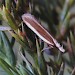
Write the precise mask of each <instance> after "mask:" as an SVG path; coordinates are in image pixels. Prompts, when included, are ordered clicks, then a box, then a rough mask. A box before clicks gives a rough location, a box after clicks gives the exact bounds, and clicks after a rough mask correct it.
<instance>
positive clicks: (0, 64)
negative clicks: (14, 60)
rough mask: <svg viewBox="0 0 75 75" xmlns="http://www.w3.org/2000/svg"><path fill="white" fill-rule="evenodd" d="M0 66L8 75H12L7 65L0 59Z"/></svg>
mask: <svg viewBox="0 0 75 75" xmlns="http://www.w3.org/2000/svg"><path fill="white" fill-rule="evenodd" d="M0 66H1V67H2V68H3V69H4V70H5V71H6V72H7V73H8V74H9V75H14V74H13V73H12V71H11V70H10V69H9V67H8V65H7V64H6V62H5V61H4V60H3V59H1V58H0Z"/></svg>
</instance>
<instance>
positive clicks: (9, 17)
mask: <svg viewBox="0 0 75 75" xmlns="http://www.w3.org/2000/svg"><path fill="white" fill-rule="evenodd" d="M3 11H4V14H5V16H6V19H7V21H8V24H9V26H10V27H11V28H12V29H14V30H16V29H18V26H17V24H16V22H15V20H14V18H13V16H12V15H11V13H10V12H9V11H8V10H7V9H6V8H5V7H3Z"/></svg>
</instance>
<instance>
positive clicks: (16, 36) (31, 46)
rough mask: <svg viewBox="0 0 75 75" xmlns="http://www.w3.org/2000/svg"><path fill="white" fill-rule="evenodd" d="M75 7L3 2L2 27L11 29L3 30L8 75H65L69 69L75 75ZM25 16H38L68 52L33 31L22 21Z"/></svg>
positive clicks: (0, 45)
mask: <svg viewBox="0 0 75 75" xmlns="http://www.w3.org/2000/svg"><path fill="white" fill-rule="evenodd" d="M74 7H75V1H74V0H0V27H3V26H5V27H7V28H4V29H2V31H0V66H1V67H2V68H3V69H4V70H5V71H6V72H7V74H8V75H65V70H66V71H67V72H68V73H69V75H75V66H74V65H75V59H74V58H75V51H74V50H75V38H74V37H75V26H74V24H75V23H74V21H73V20H74V18H75V13H74V12H75V11H73V12H72V10H73V9H74ZM25 13H30V14H32V15H34V17H35V18H36V19H37V20H38V22H39V23H40V24H41V25H43V27H46V28H45V29H46V30H48V32H49V33H50V34H51V35H52V36H53V37H54V38H55V39H56V40H57V41H58V42H59V43H61V44H63V47H64V49H65V52H64V53H62V52H60V51H59V50H58V49H57V48H50V46H49V45H48V44H47V43H45V42H44V41H43V40H42V39H40V38H39V37H38V36H37V35H36V34H35V33H34V32H33V31H32V30H30V29H29V28H28V27H27V26H26V25H25V23H24V22H23V20H22V15H23V14H25ZM3 22H5V23H6V24H5V25H4V23H3ZM0 30H1V29H0ZM7 32H8V33H9V34H11V35H10V36H11V38H10V39H9V35H7ZM42 34H43V33H42ZM16 42H17V43H18V44H19V45H17V47H16V48H17V51H16V49H14V46H15V43H16ZM15 52H18V53H17V55H16V53H15ZM29 57H30V59H29ZM20 59H21V60H20ZM66 68H67V69H66Z"/></svg>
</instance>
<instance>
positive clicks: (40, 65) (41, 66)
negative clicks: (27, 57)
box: [36, 39, 47, 75]
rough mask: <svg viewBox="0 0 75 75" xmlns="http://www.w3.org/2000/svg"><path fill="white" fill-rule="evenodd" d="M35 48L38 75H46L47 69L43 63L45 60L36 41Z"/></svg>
mask: <svg viewBox="0 0 75 75" xmlns="http://www.w3.org/2000/svg"><path fill="white" fill-rule="evenodd" d="M36 47H37V56H38V57H37V59H38V68H39V71H40V72H39V74H40V75H47V67H46V63H45V59H44V56H43V54H42V53H41V50H40V46H39V43H38V40H37V39H36Z"/></svg>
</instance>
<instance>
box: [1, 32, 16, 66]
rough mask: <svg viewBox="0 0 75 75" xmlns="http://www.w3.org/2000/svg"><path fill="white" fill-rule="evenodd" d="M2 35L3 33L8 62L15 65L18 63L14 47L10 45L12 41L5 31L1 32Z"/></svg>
mask: <svg viewBox="0 0 75 75" xmlns="http://www.w3.org/2000/svg"><path fill="white" fill-rule="evenodd" d="M0 35H1V37H2V40H3V44H4V49H5V54H6V57H7V59H8V62H9V63H10V64H11V65H15V64H16V60H15V55H14V52H13V49H12V47H11V45H10V42H9V40H8V38H7V36H6V34H5V33H4V32H0Z"/></svg>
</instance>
